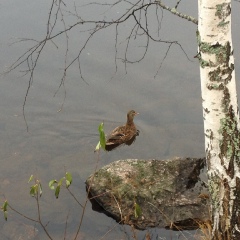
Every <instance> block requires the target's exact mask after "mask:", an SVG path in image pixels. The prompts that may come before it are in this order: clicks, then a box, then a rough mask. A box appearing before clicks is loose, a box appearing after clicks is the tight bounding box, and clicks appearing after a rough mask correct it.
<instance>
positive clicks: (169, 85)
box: [0, 0, 239, 239]
mask: <svg viewBox="0 0 240 240" xmlns="http://www.w3.org/2000/svg"><path fill="white" fill-rule="evenodd" d="M47 2H48V1H41V3H40V2H38V3H33V2H32V1H29V0H21V1H18V3H17V4H16V2H15V1H11V0H8V1H2V3H1V9H0V12H1V14H0V19H1V23H2V24H1V26H0V29H1V32H2V33H4V34H2V35H1V38H0V46H1V50H0V51H1V58H0V63H1V66H3V68H2V70H4V66H5V65H9V64H10V63H12V62H13V61H14V59H16V58H17V57H18V56H19V55H20V54H21V53H23V52H24V51H25V50H26V48H27V46H28V45H27V44H26V43H23V44H15V45H13V46H9V43H11V42H13V41H14V38H16V37H29V38H40V37H42V36H43V34H44V31H45V26H46V16H47V13H48V7H49V4H48V3H47ZM79 5H80V4H79ZM190 9H192V10H193V12H194V13H195V16H196V12H197V6H196V3H192V1H191V4H190V3H188V11H189V10H190ZM183 10H184V9H183ZM185 10H186V9H185ZM233 11H234V10H233ZM90 12H91V11H90ZM236 21H238V19H236ZM166 23H167V24H166ZM233 27H234V28H236V27H237V26H236V25H235V24H234V25H233ZM195 31H196V26H195V25H193V24H191V23H189V22H185V21H179V19H178V18H176V17H175V18H169V14H168V13H165V12H164V22H163V27H162V30H161V34H163V38H164V39H168V40H169V39H170V40H177V41H179V42H180V43H181V44H182V46H183V48H184V49H185V51H186V53H187V55H188V56H189V58H190V59H191V61H188V60H187V58H186V57H185V55H184V54H183V52H182V51H181V50H180V49H179V48H178V47H176V46H174V47H173V48H172V49H171V50H170V52H169V55H168V57H167V58H166V60H165V61H164V63H163V65H162V68H161V70H160V71H159V73H158V75H157V76H156V78H154V76H155V74H156V73H157V70H158V67H159V66H160V64H161V61H162V59H163V57H164V55H165V52H166V50H167V46H166V45H164V44H156V43H153V44H152V45H151V46H150V48H149V52H148V54H147V56H146V58H145V60H144V61H143V62H141V63H139V64H135V65H128V66H127V74H125V69H124V65H123V63H121V61H118V71H117V73H116V74H115V64H114V54H115V49H114V33H113V31H112V30H109V31H107V32H106V33H103V34H99V35H97V38H96V39H93V40H92V41H91V43H90V44H89V46H88V48H86V51H84V53H83V56H82V63H83V65H82V69H83V75H84V79H85V81H86V82H87V84H86V83H85V82H84V81H83V80H82V79H81V78H80V76H79V70H78V67H77V66H76V65H73V66H72V67H71V68H70V69H69V72H68V75H67V80H66V82H65V90H66V99H65V100H64V89H63V88H60V90H59V91H58V93H57V94H56V96H55V97H54V94H55V93H56V91H57V90H58V86H59V84H60V80H61V76H62V67H63V58H62V55H61V54H62V53H64V50H62V49H64V46H65V45H64V44H65V42H64V38H63V39H59V40H57V41H56V44H58V46H59V51H57V49H56V48H55V46H54V45H51V44H49V45H48V46H47V48H46V50H45V51H44V53H43V55H42V58H41V59H40V61H39V65H38V68H37V69H36V71H35V76H34V81H33V85H32V86H31V89H30V93H29V95H28V98H27V104H26V112H25V114H26V120H27V124H28V127H29V131H28V132H27V131H26V125H25V122H24V118H23V114H22V105H23V102H24V96H25V94H26V90H27V85H28V78H27V77H20V76H21V75H22V73H20V72H17V71H16V72H12V73H10V74H8V75H6V76H5V77H1V81H0V102H1V104H0V134H1V138H0V158H1V174H0V196H1V198H0V200H1V202H3V201H4V199H5V198H7V199H8V201H9V202H10V204H12V205H13V206H14V207H15V208H16V209H18V210H19V211H21V212H24V213H25V214H27V215H29V216H32V217H36V202H35V200H34V198H32V197H30V196H29V184H28V183H27V181H28V179H29V176H30V175H31V174H33V175H34V176H36V177H37V178H38V179H40V180H41V182H42V186H43V191H44V192H43V196H42V198H41V209H42V214H43V218H44V221H45V222H48V221H50V223H49V224H48V229H49V231H50V233H51V234H52V235H53V236H54V238H55V239H63V234H64V227H65V222H66V218H67V216H69V217H68V232H67V234H68V239H71V236H73V235H74V233H75V232H76V227H77V225H78V223H79V216H80V215H81V208H80V207H79V206H77V204H75V203H74V201H73V200H72V198H71V196H69V194H68V193H67V192H66V191H62V192H61V193H60V199H58V200H56V199H55V198H54V193H53V192H52V191H51V190H50V189H49V188H48V182H49V180H51V179H55V178H56V179H60V178H61V177H63V176H64V173H65V171H69V172H71V173H72V175H73V185H72V187H71V189H72V191H73V192H74V194H75V195H76V197H78V199H79V200H80V202H82V203H84V201H85V198H86V191H85V184H84V181H85V179H86V178H87V177H88V176H89V175H90V174H91V173H92V172H93V171H94V170H95V168H96V164H98V167H101V166H104V165H106V164H108V163H110V162H112V161H114V160H118V159H126V158H138V159H151V158H155V159H165V158H171V157H174V156H183V157H184V156H186V157H202V156H204V135H203V121H202V109H201V95H200V81H199V67H198V62H197V60H196V59H195V58H193V56H195V55H196V52H197V46H196V39H195ZM77 33H78V32H77V31H76V32H73V33H71V34H70V35H71V39H72V40H71V44H72V45H71V46H72V47H71V50H70V53H71V54H70V56H71V57H72V56H74V51H75V52H76V49H78V47H77V46H78V44H79V41H80V40H79V35H77ZM106 38H107V39H108V40H109V42H108V41H106ZM234 39H235V42H236V43H237V44H238V45H239V36H236V37H235V38H234ZM238 45H237V46H235V49H236V50H237V51H238V50H239V46H238ZM237 51H236V52H237ZM238 52H239V51H238ZM132 54H133V55H132V56H133V58H134V57H137V53H136V52H134V51H133V52H132ZM238 55H239V54H238ZM238 55H236V63H237V62H238V60H239V56H238ZM236 69H237V76H238V75H239V74H238V73H239V67H236ZM238 89H239V88H238ZM62 103H64V106H63V109H62V111H60V112H58V110H59V109H60V108H61V105H62ZM130 109H134V110H136V111H137V112H139V113H140V114H139V115H138V116H137V117H136V118H135V123H136V125H137V127H138V129H139V130H140V136H139V137H138V138H137V140H136V142H135V143H134V144H133V145H132V146H130V147H128V146H124V147H120V148H118V149H116V150H114V151H112V152H109V153H105V152H101V153H100V159H99V160H98V155H97V154H94V149H95V146H96V144H97V142H98V125H99V124H100V123H101V122H102V121H104V124H105V131H106V133H108V132H109V131H110V130H111V129H113V128H114V127H116V126H118V125H119V124H123V123H124V122H125V121H126V113H127V111H128V110H130ZM9 220H14V221H16V222H21V221H22V218H21V217H18V216H16V215H15V214H13V213H12V212H11V211H10V212H9ZM4 224H5V222H4V220H3V218H0V226H3V225H4ZM26 224H30V225H34V224H33V223H31V222H29V221H26ZM35 227H37V228H38V230H39V235H38V236H39V239H45V235H44V233H43V231H42V230H41V228H40V227H39V226H35ZM0 232H1V229H0ZM106 233H107V234H106ZM150 233H151V234H152V237H153V239H181V237H182V235H181V233H176V232H167V231H164V230H161V229H152V230H150ZM105 234H106V235H105ZM132 234H133V233H132V232H131V229H130V227H128V226H119V225H118V224H116V222H115V221H113V220H112V219H111V218H108V217H107V216H105V215H103V214H100V213H97V212H94V211H92V209H91V205H90V204H88V205H87V210H86V213H85V216H84V221H83V225H82V228H81V233H80V237H79V238H78V239H100V238H101V237H103V236H104V237H103V239H131V236H132ZM136 234H137V235H138V238H139V239H142V238H143V236H144V234H145V232H141V231H137V232H136ZM184 234H185V236H187V238H188V239H191V237H192V236H193V234H194V232H189V233H188V232H185V233H184ZM0 236H1V235H0ZM179 236H181V237H179Z"/></svg>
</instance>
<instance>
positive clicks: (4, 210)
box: [1, 200, 8, 221]
mask: <svg viewBox="0 0 240 240" xmlns="http://www.w3.org/2000/svg"><path fill="white" fill-rule="evenodd" d="M7 206H8V201H7V200H5V202H4V203H3V205H2V207H1V209H2V210H3V215H4V219H5V220H6V221H7Z"/></svg>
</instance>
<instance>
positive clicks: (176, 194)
mask: <svg viewBox="0 0 240 240" xmlns="http://www.w3.org/2000/svg"><path fill="white" fill-rule="evenodd" d="M205 182H206V169H205V159H204V158H201V159H197V158H175V159H168V160H156V159H153V160H139V159H127V160H118V161H115V162H113V163H111V164H109V165H106V166H104V167H103V168H101V169H99V170H98V171H97V172H95V173H94V174H92V175H91V176H89V178H88V179H87V180H86V185H87V189H89V188H90V189H89V193H90V195H91V199H92V200H93V199H94V200H95V201H96V202H97V203H98V204H99V205H100V206H101V207H102V208H103V209H104V210H105V211H106V213H107V214H108V215H110V216H111V217H113V218H114V219H116V220H117V221H118V222H120V223H123V224H129V225H132V226H134V227H136V228H138V229H146V228H148V227H166V226H171V224H173V223H174V222H179V221H184V220H186V219H193V221H195V220H194V219H198V220H199V221H205V220H206V219H208V218H209V211H208V200H206V198H207V196H208V195H207V194H208V190H207V187H206V185H205ZM202 196H205V197H204V198H203V197H202ZM173 225H174V224H173Z"/></svg>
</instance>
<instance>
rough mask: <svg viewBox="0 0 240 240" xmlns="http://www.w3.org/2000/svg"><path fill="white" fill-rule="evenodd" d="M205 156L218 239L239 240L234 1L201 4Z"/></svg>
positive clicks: (201, 1) (202, 0)
mask: <svg viewBox="0 0 240 240" xmlns="http://www.w3.org/2000/svg"><path fill="white" fill-rule="evenodd" d="M198 7H199V23H198V46H199V53H198V58H199V61H200V75H201V90H202V106H203V118H204V133H205V150H206V159H207V166H208V179H209V180H208V184H209V191H210V195H211V214H212V216H211V217H212V221H213V222H212V223H213V229H212V234H213V235H212V237H213V239H218V240H220V239H240V214H239V210H240V134H239V112H238V104H237V93H236V82H235V70H234V58H233V46H232V36H231V1H230V0H211V1H209V0H199V2H198Z"/></svg>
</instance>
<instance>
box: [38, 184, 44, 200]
mask: <svg viewBox="0 0 240 240" xmlns="http://www.w3.org/2000/svg"><path fill="white" fill-rule="evenodd" d="M38 186H39V196H40V197H41V196H42V193H43V190H42V184H41V183H40V182H39V183H38Z"/></svg>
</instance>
